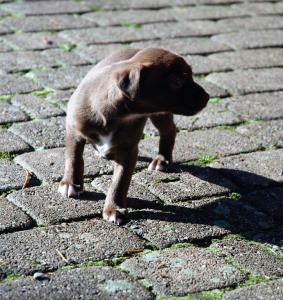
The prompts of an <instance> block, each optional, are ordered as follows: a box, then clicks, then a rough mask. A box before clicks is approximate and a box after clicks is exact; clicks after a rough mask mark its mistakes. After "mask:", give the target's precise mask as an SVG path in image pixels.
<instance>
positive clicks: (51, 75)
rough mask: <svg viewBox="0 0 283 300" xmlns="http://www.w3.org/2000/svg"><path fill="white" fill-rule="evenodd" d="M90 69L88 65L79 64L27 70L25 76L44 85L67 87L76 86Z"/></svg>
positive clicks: (55, 87)
mask: <svg viewBox="0 0 283 300" xmlns="http://www.w3.org/2000/svg"><path fill="white" fill-rule="evenodd" d="M90 69H91V67H90V66H81V67H68V68H60V69H49V70H34V71H31V72H29V73H28V74H27V76H28V77H30V78H33V79H34V80H35V81H38V82H39V83H40V84H41V85H43V86H44V87H49V88H54V89H68V88H71V87H76V86H77V85H78V84H79V83H80V81H81V80H82V79H83V77H84V76H85V75H86V74H87V72H88V71H89V70H90Z"/></svg>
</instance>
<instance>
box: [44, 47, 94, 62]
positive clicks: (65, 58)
mask: <svg viewBox="0 0 283 300" xmlns="http://www.w3.org/2000/svg"><path fill="white" fill-rule="evenodd" d="M61 46H62V47H63V46H64V44H62V45H61ZM41 54H42V55H43V57H51V58H52V60H53V65H55V66H58V65H59V66H60V65H85V64H88V63H89V61H88V60H86V59H84V58H82V57H80V56H79V55H77V54H76V53H75V52H74V51H64V50H63V49H47V50H44V51H42V52H41Z"/></svg>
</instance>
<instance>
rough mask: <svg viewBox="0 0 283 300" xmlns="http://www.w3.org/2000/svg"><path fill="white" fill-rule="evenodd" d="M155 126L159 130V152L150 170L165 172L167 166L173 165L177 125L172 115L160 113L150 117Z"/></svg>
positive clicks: (149, 167)
mask: <svg viewBox="0 0 283 300" xmlns="http://www.w3.org/2000/svg"><path fill="white" fill-rule="evenodd" d="M150 120H151V122H152V123H153V125H154V126H155V127H156V128H157V129H158V131H159V135H160V140H159V151H158V155H157V156H156V157H155V158H154V159H153V160H152V162H151V163H150V165H149V166H148V169H149V170H150V171H152V170H158V171H163V170H164V169H166V167H167V165H168V164H170V163H172V152H173V148H174V144H175V137H176V125H175V124H174V121H173V115H172V114H171V113H160V114H156V115H152V116H151V117H150Z"/></svg>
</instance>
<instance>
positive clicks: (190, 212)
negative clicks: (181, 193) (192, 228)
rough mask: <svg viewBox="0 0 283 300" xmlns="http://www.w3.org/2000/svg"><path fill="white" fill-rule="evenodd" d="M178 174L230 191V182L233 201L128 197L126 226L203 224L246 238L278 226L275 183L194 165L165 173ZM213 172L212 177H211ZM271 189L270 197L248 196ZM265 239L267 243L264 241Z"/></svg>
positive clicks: (248, 174)
mask: <svg viewBox="0 0 283 300" xmlns="http://www.w3.org/2000/svg"><path fill="white" fill-rule="evenodd" d="M182 172H188V173H190V174H191V175H193V176H195V177H198V178H200V179H202V180H204V181H207V182H209V183H212V184H216V185H219V186H222V187H225V188H229V189H230V190H231V183H232V184H233V185H232V186H233V188H232V190H231V192H237V194H236V193H235V194H234V196H235V197H236V198H233V197H231V196H229V195H227V193H226V195H220V196H214V197H212V198H211V199H210V200H207V199H203V198H202V199H194V200H187V201H180V202H174V203H172V204H171V203H170V204H169V203H166V204H162V203H160V202H154V201H148V200H144V199H139V198H129V199H128V206H129V207H130V208H133V209H135V210H134V211H131V212H130V214H129V219H130V224H135V223H143V222H144V221H145V220H156V221H166V222H173V223H189V224H192V225H193V224H203V225H209V226H218V227H222V228H223V229H226V230H229V232H231V233H237V234H241V235H242V236H245V237H249V238H251V234H252V236H255V235H257V234H259V233H263V232H266V231H270V230H272V229H274V228H275V229H276V228H277V227H278V226H279V225H280V224H281V225H282V216H283V212H282V204H283V198H282V200H281V201H280V200H279V199H280V197H279V196H278V195H279V194H280V195H282V193H283V191H282V189H281V190H280V188H279V189H276V187H280V183H279V182H277V181H275V180H272V179H270V178H266V177H264V176H261V175H258V174H255V173H251V172H246V171H241V170H234V169H224V168H222V169H214V168H211V167H199V166H195V165H186V166H184V165H182V166H178V165H174V166H173V167H172V168H170V170H168V171H167V172H166V173H175V174H176V173H180V174H181V173H182ZM213 173H215V176H211V174H213ZM219 175H220V176H219ZM223 179H224V180H223ZM271 188H272V196H270V197H268V196H267V197H262V195H261V197H258V198H257V197H256V196H251V193H253V191H260V192H261V193H264V192H267V193H268V190H269V189H271ZM281 188H282V183H281ZM238 193H240V194H241V197H240V194H238ZM276 193H277V194H276ZM276 195H277V196H276ZM266 201H270V203H267V202H266ZM267 236H268V235H267ZM265 239H266V241H267V242H268V238H267V237H265Z"/></svg>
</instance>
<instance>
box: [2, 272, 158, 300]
mask: <svg viewBox="0 0 283 300" xmlns="http://www.w3.org/2000/svg"><path fill="white" fill-rule="evenodd" d="M48 277H49V278H50V280H43V281H35V280H34V279H32V278H26V279H23V280H17V281H14V282H12V283H6V284H3V285H1V286H0V296H1V298H2V299H3V300H4V299H38V298H40V299H57V300H59V299H82V298H83V299H94V298H95V299H101V300H102V299H116V300H117V299H131V300H133V299H142V300H144V299H146V300H148V299H154V298H153V297H152V295H151V293H150V292H149V291H148V290H147V289H146V288H145V287H142V286H141V285H140V284H139V283H138V282H136V281H135V280H134V279H132V278H131V277H130V276H128V275H126V274H125V273H123V272H121V271H119V270H116V269H113V268H110V267H103V268H98V267H90V268H87V269H74V270H70V271H67V272H60V273H53V274H50V275H49V276H48ZM62 287H64V288H62Z"/></svg>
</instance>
